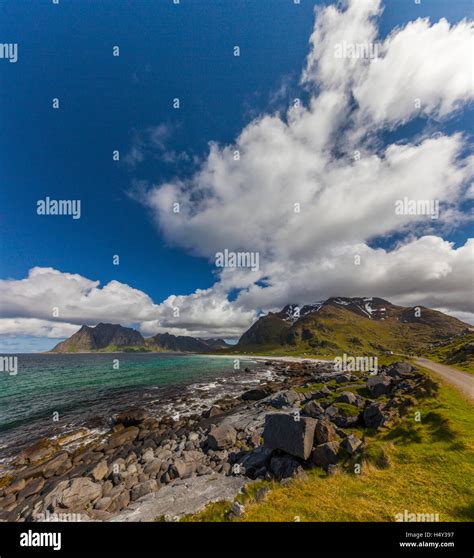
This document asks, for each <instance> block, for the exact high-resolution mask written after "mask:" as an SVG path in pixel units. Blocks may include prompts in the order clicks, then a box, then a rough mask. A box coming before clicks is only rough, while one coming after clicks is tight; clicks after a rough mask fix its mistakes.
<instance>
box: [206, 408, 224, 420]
mask: <svg viewBox="0 0 474 558" xmlns="http://www.w3.org/2000/svg"><path fill="white" fill-rule="evenodd" d="M223 412H224V411H223V410H222V409H221V408H220V407H217V405H213V406H212V407H211V408H210V409H208V410H207V411H206V412H205V413H204V414H203V416H204V417H206V418H212V417H217V416H219V415H222V413H223Z"/></svg>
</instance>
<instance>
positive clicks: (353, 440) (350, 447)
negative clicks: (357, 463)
mask: <svg viewBox="0 0 474 558" xmlns="http://www.w3.org/2000/svg"><path fill="white" fill-rule="evenodd" d="M361 444H362V440H359V438H357V436H355V435H354V434H350V435H349V436H347V438H344V440H343V441H342V444H341V445H342V447H343V448H344V449H345V450H346V451H347V452H348V453H349V455H352V454H353V453H354V452H355V451H357V449H358V448H359V447H360V446H361Z"/></svg>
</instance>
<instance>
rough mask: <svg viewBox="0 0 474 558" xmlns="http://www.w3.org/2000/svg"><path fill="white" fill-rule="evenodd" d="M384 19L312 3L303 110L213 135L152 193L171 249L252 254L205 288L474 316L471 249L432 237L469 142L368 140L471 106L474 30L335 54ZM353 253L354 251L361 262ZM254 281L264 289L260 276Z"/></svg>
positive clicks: (259, 297) (446, 28) (418, 32)
mask: <svg viewBox="0 0 474 558" xmlns="http://www.w3.org/2000/svg"><path fill="white" fill-rule="evenodd" d="M380 13H381V7H380V3H379V2H378V1H377V0H363V1H360V0H358V1H350V2H347V9H345V10H344V9H338V8H337V7H335V6H329V7H327V8H324V9H319V10H318V11H317V19H316V23H315V28H314V32H313V34H312V36H311V39H310V43H311V47H312V49H311V52H310V54H309V56H308V59H307V63H306V67H305V70H304V72H303V76H302V81H303V83H305V84H306V85H307V86H308V87H309V89H310V90H311V99H310V101H309V103H308V106H307V107H299V108H295V107H292V108H290V109H289V110H288V113H287V114H286V115H285V116H281V115H279V114H273V115H264V116H263V117H260V118H258V119H256V120H254V121H252V122H251V123H250V124H249V125H248V126H246V127H245V128H244V129H243V130H242V132H241V134H240V135H239V136H238V138H237V139H236V141H235V143H234V144H233V145H228V146H219V145H217V144H215V143H211V144H210V153H209V156H208V158H207V160H205V161H204V163H203V164H202V166H201V168H200V169H199V170H198V172H196V173H195V174H194V175H193V176H191V177H190V178H189V179H187V180H175V181H171V182H168V183H166V184H161V185H159V186H157V187H155V188H153V189H151V190H150V191H149V192H148V197H147V203H148V205H149V206H151V207H152V208H153V209H154V212H155V216H156V221H157V224H158V226H159V227H160V229H161V231H162V232H163V234H164V235H165V236H166V237H167V239H168V240H169V241H170V242H171V243H172V244H175V245H178V246H181V247H184V248H185V249H187V250H189V251H190V252H192V253H194V254H197V255H200V256H205V257H207V258H209V259H210V260H211V261H212V260H213V258H214V255H215V253H216V252H218V251H221V250H223V249H225V248H227V249H229V250H245V251H247V250H250V251H259V252H260V255H261V258H260V265H261V270H260V273H259V274H255V273H254V274H252V273H247V274H246V273H243V272H241V273H239V274H236V273H235V272H230V271H228V270H226V271H224V272H223V273H222V274H221V275H220V282H219V283H217V284H216V286H215V289H219V290H220V289H222V288H224V289H227V290H230V289H232V288H236V287H238V288H242V289H244V290H243V292H242V293H241V295H240V296H239V298H238V299H237V301H236V302H235V303H234V305H235V306H238V307H240V306H241V305H242V306H243V307H244V308H245V309H251V308H265V309H269V308H276V307H278V306H281V305H283V304H286V303H288V302H290V301H302V299H303V301H306V302H309V301H311V300H314V299H316V298H324V297H325V296H329V295H331V294H339V295H350V294H352V295H359V294H362V293H363V294H372V295H375V294H377V295H379V296H385V297H387V298H389V297H394V298H395V301H396V302H400V303H402V302H404V301H405V302H407V303H408V302H412V301H413V302H414V303H417V304H424V303H426V301H430V303H431V304H432V305H440V304H442V303H443V304H444V307H445V308H446V304H448V303H449V304H450V306H447V307H448V308H452V309H453V311H459V310H460V309H461V307H462V308H464V309H465V310H466V309H467V308H468V307H469V311H470V312H472V311H474V308H472V306H469V304H470V303H469V302H468V301H469V299H470V297H469V285H468V284H467V283H468V277H469V273H468V270H469V265H468V264H466V263H463V262H469V263H470V264H472V245H471V244H469V243H468V244H466V246H465V247H461V248H458V249H455V248H454V247H453V246H452V245H450V244H449V243H446V242H444V241H443V240H442V239H441V238H439V237H437V236H436V233H437V234H439V233H440V232H442V230H443V229H442V228H441V227H440V226H439V225H444V227H445V228H455V227H456V225H458V224H459V223H460V222H462V221H465V220H466V219H467V217H466V216H465V215H463V214H462V212H461V211H460V210H459V204H460V202H461V201H462V200H463V199H465V197H466V189H467V187H468V186H467V185H468V184H469V182H470V181H471V180H472V174H473V165H472V161H470V160H469V159H468V158H465V155H464V152H465V149H466V138H465V137H464V136H463V135H461V134H452V135H449V136H448V135H442V134H439V133H438V134H435V135H434V136H431V135H427V134H425V135H423V134H421V135H419V136H418V137H417V138H416V139H407V140H406V141H405V142H404V143H397V144H393V145H387V146H385V147H383V148H381V147H378V148H374V146H376V147H377V145H378V142H374V136H376V135H377V133H378V132H380V131H382V130H383V129H384V128H385V127H386V126H387V125H390V126H395V125H399V124H401V123H403V122H406V121H407V120H409V119H411V118H413V117H414V116H417V115H419V114H422V115H425V116H430V117H446V116H448V115H449V114H451V113H452V112H453V111H456V110H457V109H459V108H460V107H461V106H463V105H464V104H465V103H466V102H467V101H469V99H470V98H471V96H472V90H471V89H470V88H469V87H468V83H467V82H468V76H469V75H470V67H469V58H468V57H466V56H463V53H465V52H466V51H467V49H469V47H470V40H471V36H472V25H470V24H468V23H467V22H465V21H464V22H461V23H459V24H457V25H454V26H450V25H449V24H448V23H447V22H446V21H444V20H441V21H440V22H439V23H436V24H433V25H430V23H429V22H428V21H427V20H417V21H416V22H414V23H411V24H408V25H407V26H405V27H403V28H398V29H396V30H394V31H393V32H392V34H390V35H389V36H388V37H387V39H386V40H385V41H382V42H380V43H379V46H380V51H379V54H380V58H379V59H377V58H375V59H374V60H369V59H361V58H336V57H335V48H336V46H337V45H338V44H340V43H342V42H344V41H345V42H346V43H353V44H356V43H357V44H365V43H377V42H378V39H377V25H376V18H377V16H378V15H379V14H380ZM431 44H433V51H432V52H430V46H429V45H431ZM452 55H454V57H455V60H454V61H452V62H451V63H450V62H449V59H450V58H451V57H452ZM415 97H420V98H421V108H420V109H416V107H415V104H414V98H415ZM354 100H355V101H356V103H355V104H354V102H353V101H354ZM364 138H366V140H367V138H369V139H368V140H367V141H365V140H364ZM237 151H238V153H239V155H240V157H239V158H238V160H236V158H235V153H236V152H237ZM336 154H337V155H336ZM358 155H360V157H358ZM405 197H407V198H409V199H414V200H417V199H420V200H433V201H437V202H439V203H440V219H439V220H437V221H436V222H435V221H433V220H431V219H430V218H429V217H427V216H426V215H397V214H396V213H395V211H394V207H395V202H396V201H397V200H401V199H403V198H405ZM175 202H178V203H179V204H180V212H179V213H175V212H173V211H172V207H173V204H174V203H175ZM295 204H300V208H301V211H300V212H299V213H295V212H294V206H295ZM435 225H436V226H437V228H436V227H435ZM393 232H399V233H400V232H401V233H405V234H410V235H411V236H407V237H406V239H405V241H404V243H402V245H400V246H398V247H397V248H396V249H393V250H391V251H388V250H387V251H385V250H372V249H371V248H369V243H370V241H371V240H372V239H373V238H376V237H380V236H385V235H389V234H391V233H393ZM423 235H424V236H423ZM417 236H419V237H421V238H419V239H418V240H417V239H416V238H417ZM355 251H358V252H360V253H363V254H364V258H365V261H364V265H362V266H361V267H360V268H356V267H355V266H354V264H353V255H354V253H355ZM420 251H421V252H423V256H422V255H421V253H420ZM454 264H456V265H454ZM360 270H364V272H363V273H360ZM402 273H404V274H405V275H404V276H403V277H401V276H400V274H402ZM262 277H266V278H267V283H268V285H270V286H268V287H267V288H262V287H261V286H259V285H258V284H256V281H257V280H259V279H261V278H262ZM415 299H416V300H415ZM443 301H444V302H443ZM471 319H472V318H471Z"/></svg>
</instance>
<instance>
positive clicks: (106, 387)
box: [0, 353, 256, 456]
mask: <svg viewBox="0 0 474 558" xmlns="http://www.w3.org/2000/svg"><path fill="white" fill-rule="evenodd" d="M117 361H118V368H117ZM114 364H115V367H114ZM255 366H256V365H255V363H252V362H251V361H241V369H243V368H244V367H249V368H254V367H255ZM254 381H256V379H254V378H252V377H251V376H250V377H249V375H248V374H247V375H245V373H242V370H235V369H234V360H233V359H231V358H225V357H222V358H221V357H209V356H203V355H181V354H180V355H171V354H146V353H145V354H132V353H115V354H111V353H107V354H105V353H95V354H64V355H63V354H22V355H18V373H17V374H16V375H9V374H8V373H6V372H3V373H0V456H2V455H5V453H10V451H6V450H11V449H12V447H13V446H16V449H19V448H20V447H22V446H24V445H27V444H28V443H31V441H33V440H34V439H36V438H38V437H41V436H45V435H51V434H52V433H53V434H54V433H60V432H63V431H67V430H70V429H73V428H76V427H77V426H82V425H88V426H91V425H92V426H94V425H95V426H96V427H97V428H98V429H100V428H105V427H106V426H108V425H109V424H110V422H111V419H112V416H113V415H114V414H115V413H116V412H118V411H119V410H121V409H123V408H124V407H127V406H132V405H137V406H142V407H145V408H148V409H149V410H150V411H152V412H153V411H155V414H157V415H159V414H163V413H164V412H171V411H175V410H176V409H178V410H180V409H181V412H183V411H188V412H191V411H192V409H189V408H188V405H187V403H181V404H180V399H182V396H184V395H186V396H187V399H189V395H190V394H195V396H196V397H195V399H196V401H199V400H201V399H203V400H204V401H205V400H206V399H209V398H211V399H216V398H217V397H218V396H219V395H222V394H223V393H224V392H226V393H227V392H228V391H230V392H232V385H233V384H235V385H238V384H240V388H241V387H242V385H241V384H243V383H254ZM235 385H234V387H235ZM199 408H200V405H199V403H196V404H195V406H194V409H195V410H199ZM55 413H57V414H55ZM54 418H56V419H59V420H57V421H55V420H54Z"/></svg>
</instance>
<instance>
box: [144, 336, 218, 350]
mask: <svg viewBox="0 0 474 558" xmlns="http://www.w3.org/2000/svg"><path fill="white" fill-rule="evenodd" d="M147 344H148V345H149V346H151V347H157V348H159V349H162V350H166V351H175V352H181V353H205V352H209V351H215V350H217V349H225V348H226V347H228V345H227V343H226V342H225V341H224V340H223V339H196V338H195V337H188V336H185V335H171V334H169V333H158V335H155V336H154V337H150V338H149V339H147Z"/></svg>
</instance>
